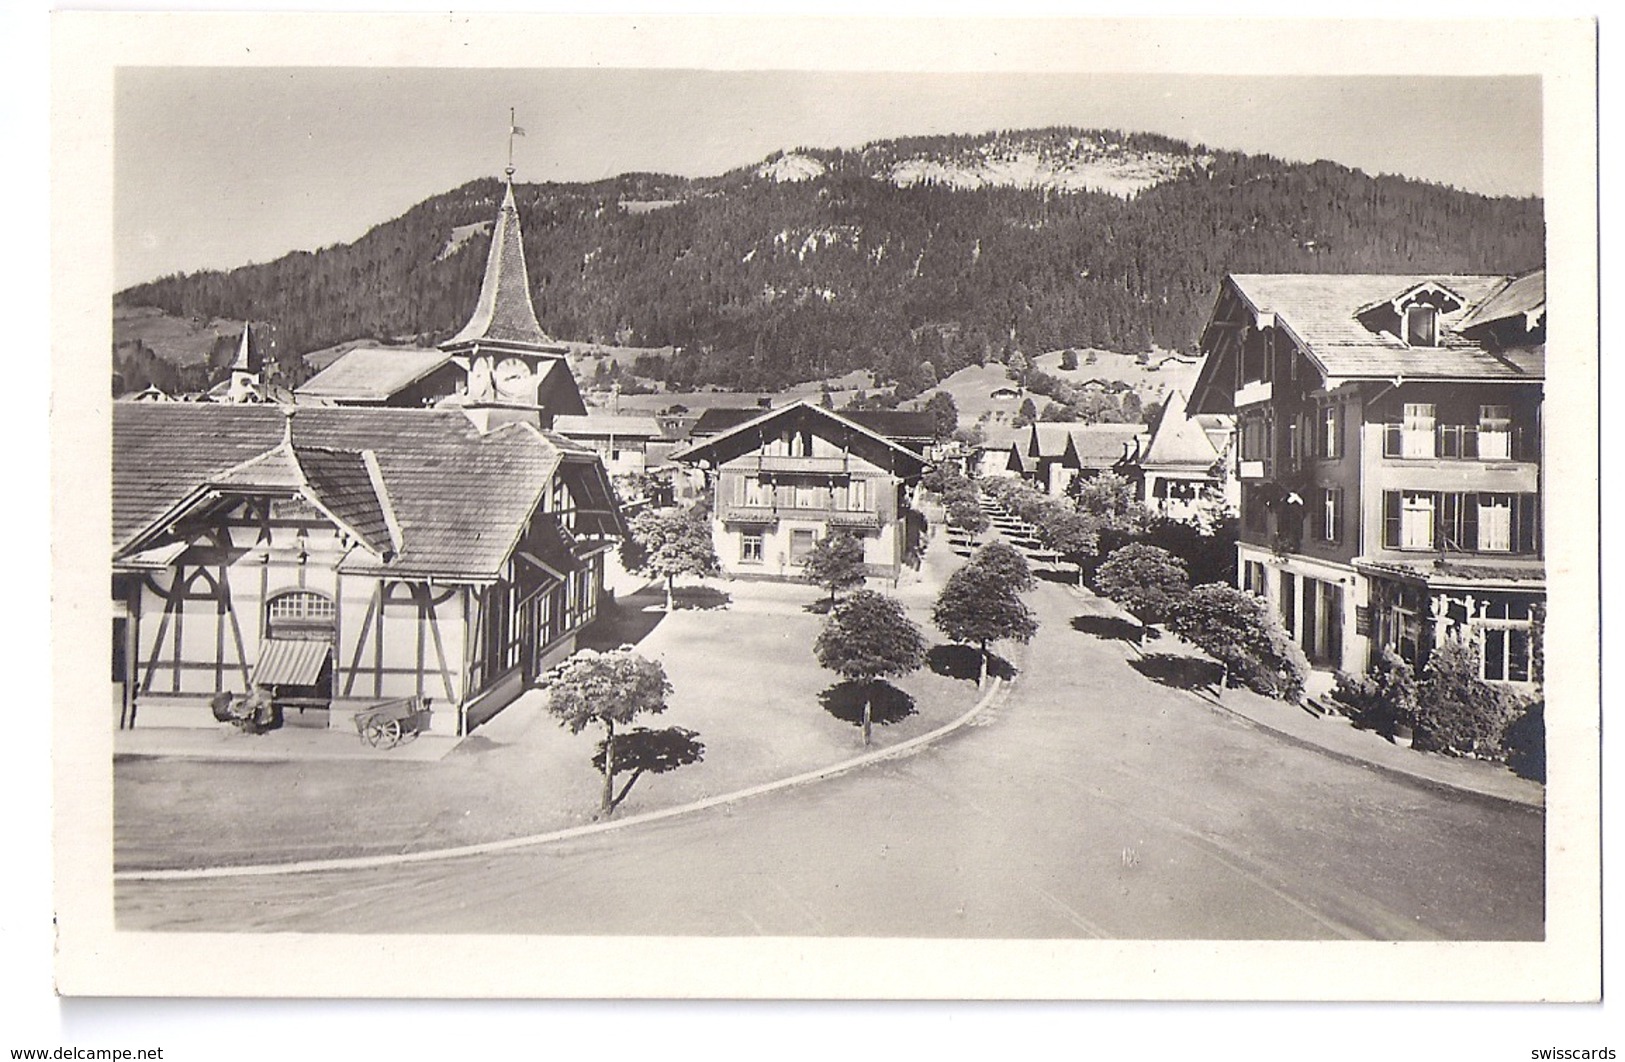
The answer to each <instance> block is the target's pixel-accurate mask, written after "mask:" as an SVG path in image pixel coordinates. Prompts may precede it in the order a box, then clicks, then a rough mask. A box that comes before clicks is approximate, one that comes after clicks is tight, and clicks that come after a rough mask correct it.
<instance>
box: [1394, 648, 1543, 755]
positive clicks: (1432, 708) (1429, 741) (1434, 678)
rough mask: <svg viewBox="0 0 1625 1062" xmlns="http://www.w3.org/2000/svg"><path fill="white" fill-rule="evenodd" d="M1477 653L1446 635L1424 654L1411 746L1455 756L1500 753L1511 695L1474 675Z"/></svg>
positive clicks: (1511, 706) (1510, 714)
mask: <svg viewBox="0 0 1625 1062" xmlns="http://www.w3.org/2000/svg"><path fill="white" fill-rule="evenodd" d="M1478 669H1479V663H1478V653H1476V652H1475V651H1474V650H1473V647H1472V646H1470V645H1468V644H1467V643H1466V642H1465V641H1463V640H1462V639H1460V638H1445V639H1444V640H1443V641H1441V642H1440V643H1439V644H1438V645H1435V646H1434V647H1433V651H1432V652H1431V653H1429V654H1428V662H1427V666H1426V667H1424V668H1423V669H1422V681H1421V683H1420V684H1419V686H1418V688H1417V691H1416V692H1417V696H1416V701H1417V709H1416V734H1415V738H1414V741H1413V747H1415V748H1419V749H1422V750H1424V751H1427V752H1444V753H1449V754H1451V755H1455V756H1461V755H1470V756H1481V757H1484V758H1487V759H1489V758H1496V757H1499V756H1500V755H1501V754H1502V752H1503V749H1502V739H1503V738H1504V737H1505V735H1506V729H1507V726H1508V725H1509V724H1510V723H1511V722H1512V720H1513V717H1514V716H1515V715H1516V714H1517V709H1516V706H1515V705H1514V703H1513V700H1512V698H1511V697H1510V696H1508V695H1507V694H1506V693H1504V692H1503V691H1502V690H1501V689H1499V688H1497V687H1496V686H1493V685H1491V684H1490V683H1488V682H1485V681H1484V680H1483V679H1481V678H1479V677H1478Z"/></svg>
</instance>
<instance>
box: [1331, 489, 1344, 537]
mask: <svg viewBox="0 0 1625 1062" xmlns="http://www.w3.org/2000/svg"><path fill="white" fill-rule="evenodd" d="M1331 535H1332V541H1333V542H1341V541H1343V488H1342V487H1333V488H1332V532H1331Z"/></svg>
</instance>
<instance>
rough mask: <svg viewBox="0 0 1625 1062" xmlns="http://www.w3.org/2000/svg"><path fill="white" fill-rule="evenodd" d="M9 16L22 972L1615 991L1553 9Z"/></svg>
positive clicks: (1569, 80) (1590, 197) (1591, 250)
mask: <svg viewBox="0 0 1625 1062" xmlns="http://www.w3.org/2000/svg"><path fill="white" fill-rule="evenodd" d="M54 31H55V32H54V41H53V49H54V51H53V56H54V65H53V85H52V113H53V119H52V136H53V140H54V145H53V166H54V175H55V178H54V179H55V181H56V188H57V189H58V191H59V192H65V191H66V190H67V189H68V188H69V186H70V185H71V187H72V189H73V191H72V194H71V195H67V194H59V195H58V196H56V197H55V200H54V202H53V207H52V211H53V213H52V229H53V266H52V277H53V282H54V289H53V292H52V307H51V310H52V320H53V322H54V323H53V329H52V332H53V335H52V339H53V347H52V351H51V353H52V358H53V370H54V372H53V381H52V431H53V448H54V467H55V469H56V475H55V479H54V483H53V499H52V500H53V529H54V541H53V547H54V562H53V570H52V581H53V589H54V608H53V625H54V628H53V629H54V632H55V638H54V644H55V651H54V661H53V667H54V675H55V696H54V700H53V705H52V710H53V722H54V734H53V747H52V763H53V766H54V772H55V775H54V776H55V796H56V806H55V809H54V815H55V853H54V860H55V876H56V877H55V880H56V910H57V919H58V923H57V931H58V940H59V951H58V956H57V968H56V977H57V984H58V986H59V989H60V991H61V992H63V993H64V994H66V995H70V996H82V995H83V996H106V995H139V996H174V995H182V996H205V995H209V996H213V995H224V996H249V997H263V996H315V997H357V996H368V997H373V996H376V997H399V996H410V997H453V998H465V997H616V998H647V997H657V998H717V997H720V998H791V999H800V998H840V999H887V998H921V999H1007V998H1009V999H1097V1000H1108V999H1112V1000H1115V999H1208V1000H1260V999H1262V1000H1287V999H1314V1000H1421V1001H1432V1000H1449V1001H1456V1000H1460V1001H1509V1000H1530V1001H1533V1000H1577V1001H1583V1000H1595V999H1597V998H1598V997H1599V995H1600V986H1601V967H1600V958H1599V956H1600V946H1601V944H1600V941H1601V936H1600V934H1601V890H1600V840H1601V839H1600V833H1599V821H1600V806H1599V800H1600V793H1599V785H1598V779H1599V769H1598V765H1599V755H1600V748H1599V723H1600V704H1599V677H1598V676H1599V659H1598V657H1599V649H1598V611H1599V610H1598V593H1599V582H1598V548H1599V543H1600V541H1601V540H1600V534H1601V531H1600V528H1599V526H1598V507H1597V501H1598V483H1597V474H1598V448H1597V440H1598V436H1597V431H1598V417H1597V411H1598V391H1597V385H1598V369H1597V331H1596V321H1597V317H1598V287H1597V228H1596V226H1597V219H1596V190H1597V182H1596V172H1597V169H1596V164H1597V157H1596V152H1597V141H1596V132H1595V129H1596V125H1595V121H1596V105H1595V83H1594V69H1595V67H1594V60H1595V46H1596V40H1595V26H1594V25H1592V24H1590V23H1587V22H1584V21H1561V20H1546V21H1542V20H1538V19H1532V20H1526V21H1518V22H1512V21H1505V22H1503V21H1494V20H1488V19H1486V20H1478V21H1455V22H1445V21H1439V22H1433V21H1422V20H1410V21H1405V22H1402V23H1397V22H1379V21H1343V22H1329V21H1328V22H1313V21H1302V22H1291V23H1287V22H1267V21H1251V22H1248V21H1188V22H1154V21H1134V20H1084V19H1077V20H1066V19H1050V20H1022V19H1008V20H975V19H942V20H926V19H899V18H893V19H851V18H847V19H824V20H819V19H799V20H798V19H750V20H742V19H737V20H729V19H706V18H698V17H684V18H648V19H635V20H634V19H630V18H564V17H521V16H512V17H485V18H466V17H450V16H444V17H442V16H428V15H424V16H361V15H349V16H339V15H330V16H315V15H268V16H247V15H216V16H204V15H181V14H161V13H150V14H123V15H109V14H92V13H77V14H59V15H58V16H57V17H56V18H55V20H54ZM1548 294H1550V297H1551V299H1552V300H1553V301H1555V302H1556V303H1557V306H1558V312H1557V313H1556V314H1553V315H1551V316H1550V318H1548V314H1547V300H1548ZM1548 328H1551V329H1552V330H1553V334H1552V336H1551V341H1552V350H1553V352H1554V353H1555V354H1556V355H1557V356H1556V358H1555V360H1554V361H1553V362H1552V363H1551V364H1552V371H1551V372H1550V373H1548V372H1547V362H1546V360H1545V354H1546V350H1547V329H1548ZM69 468H72V469H73V470H74V471H73V473H72V474H71V475H69V474H67V473H66V470H67V469H69ZM104 677H109V678H110V682H103V678H104Z"/></svg>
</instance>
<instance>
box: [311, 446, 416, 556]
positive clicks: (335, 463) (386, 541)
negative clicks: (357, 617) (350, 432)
mask: <svg viewBox="0 0 1625 1062" xmlns="http://www.w3.org/2000/svg"><path fill="white" fill-rule="evenodd" d="M294 456H295V458H296V459H297V460H298V462H299V467H300V469H301V470H302V471H303V472H304V476H305V482H306V484H308V485H309V487H310V489H311V491H312V492H313V493H314V494H315V495H316V500H317V501H318V502H319V503H320V504H321V507H322V508H323V509H324V510H326V511H327V512H328V513H330V514H332V516H333V517H334V518H335V519H336V520H338V521H339V522H340V523H341V524H343V525H344V527H345V528H346V529H348V530H349V531H350V532H351V533H352V534H353V535H355V536H356V537H357V538H358V539H360V540H361V542H362V543H363V544H364V545H365V546H366V547H367V548H368V549H370V550H372V551H373V553H375V554H377V555H378V556H380V557H387V556H392V555H394V554H395V553H398V552H400V548H401V545H402V542H401V539H402V532H401V529H400V525H399V523H398V522H397V520H396V517H395V512H394V508H393V507H392V506H391V505H390V501H389V490H388V488H387V487H386V486H385V485H384V481H383V472H382V470H381V469H380V468H379V467H378V458H377V456H376V455H375V454H373V452H372V451H371V450H362V451H360V452H357V451H355V450H331V449H328V448H326V447H321V446H296V447H294Z"/></svg>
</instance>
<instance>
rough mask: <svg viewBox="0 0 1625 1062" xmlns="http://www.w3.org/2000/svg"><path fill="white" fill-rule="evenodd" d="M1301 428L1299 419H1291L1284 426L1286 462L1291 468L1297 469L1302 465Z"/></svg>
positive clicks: (1300, 419)
mask: <svg viewBox="0 0 1625 1062" xmlns="http://www.w3.org/2000/svg"><path fill="white" fill-rule="evenodd" d="M1302 427H1303V425H1302V418H1301V417H1293V418H1292V420H1291V422H1290V423H1288V424H1287V426H1286V452H1287V460H1288V461H1289V462H1290V463H1291V465H1292V467H1293V468H1297V467H1299V466H1300V465H1302V463H1303V444H1302V435H1303V433H1302V430H1301V429H1302Z"/></svg>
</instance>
